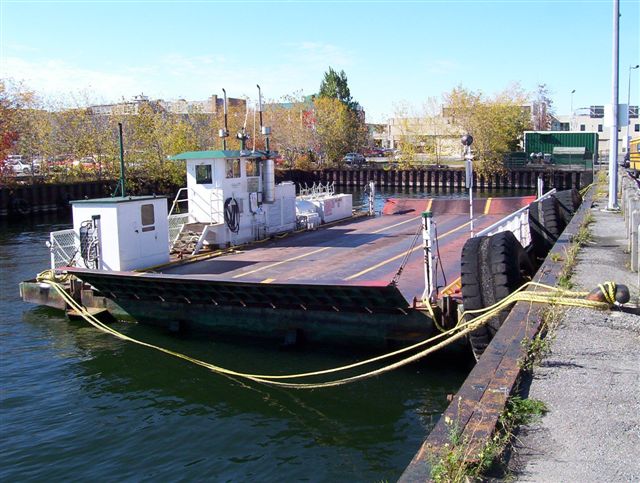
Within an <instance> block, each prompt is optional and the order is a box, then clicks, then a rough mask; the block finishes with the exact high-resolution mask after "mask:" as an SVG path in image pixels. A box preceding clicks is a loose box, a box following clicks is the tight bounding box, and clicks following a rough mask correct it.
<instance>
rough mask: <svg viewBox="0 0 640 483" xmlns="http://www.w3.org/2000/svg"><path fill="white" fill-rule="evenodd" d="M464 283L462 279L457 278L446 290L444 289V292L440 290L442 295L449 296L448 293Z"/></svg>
mask: <svg viewBox="0 0 640 483" xmlns="http://www.w3.org/2000/svg"><path fill="white" fill-rule="evenodd" d="M461 281H462V277H458V278H456V279H455V280H454V281H453V282H451V283H450V284H449V285H447V286H446V287H445V288H443V289H442V290H440V293H441V294H444V295H448V291H449V290H451V289H452V288H453V287H456V286H458V284H459V283H460V282H461Z"/></svg>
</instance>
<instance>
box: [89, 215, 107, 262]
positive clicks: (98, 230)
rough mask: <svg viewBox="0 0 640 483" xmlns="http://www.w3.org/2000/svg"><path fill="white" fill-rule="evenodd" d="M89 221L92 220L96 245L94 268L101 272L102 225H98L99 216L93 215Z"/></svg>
mask: <svg viewBox="0 0 640 483" xmlns="http://www.w3.org/2000/svg"><path fill="white" fill-rule="evenodd" d="M91 219H92V220H93V229H94V235H93V236H94V240H95V243H96V260H95V264H96V265H95V268H96V269H97V270H102V269H103V268H104V265H103V264H102V224H101V223H100V215H94V216H92V217H91Z"/></svg>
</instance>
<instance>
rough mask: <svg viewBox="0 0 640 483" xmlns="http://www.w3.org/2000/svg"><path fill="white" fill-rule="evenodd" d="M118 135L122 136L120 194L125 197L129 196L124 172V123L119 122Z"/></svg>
mask: <svg viewBox="0 0 640 483" xmlns="http://www.w3.org/2000/svg"><path fill="white" fill-rule="evenodd" d="M118 136H119V138H120V181H119V183H120V194H121V195H122V197H123V198H124V197H125V196H127V192H126V189H125V186H124V185H125V174H124V141H123V139H122V123H121V122H119V123H118Z"/></svg>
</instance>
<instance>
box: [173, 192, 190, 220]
mask: <svg viewBox="0 0 640 483" xmlns="http://www.w3.org/2000/svg"><path fill="white" fill-rule="evenodd" d="M186 190H188V188H186V187H185V188H180V189H179V190H178V192H177V193H176V197H175V198H174V199H173V203H172V204H171V209H170V210H169V216H171V215H173V214H174V213H173V210H174V209H175V208H176V206H177V205H178V203H182V202H185V201H189V197H188V196H187V198H183V199H178V198H180V194H181V193H182V192H183V191H186Z"/></svg>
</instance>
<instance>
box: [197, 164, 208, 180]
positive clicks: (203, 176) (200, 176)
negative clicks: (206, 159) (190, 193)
mask: <svg viewBox="0 0 640 483" xmlns="http://www.w3.org/2000/svg"><path fill="white" fill-rule="evenodd" d="M196 184H211V165H210V164H201V165H199V166H196Z"/></svg>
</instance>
